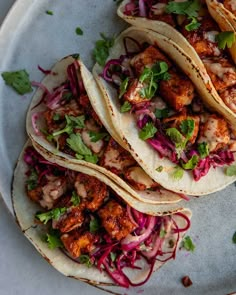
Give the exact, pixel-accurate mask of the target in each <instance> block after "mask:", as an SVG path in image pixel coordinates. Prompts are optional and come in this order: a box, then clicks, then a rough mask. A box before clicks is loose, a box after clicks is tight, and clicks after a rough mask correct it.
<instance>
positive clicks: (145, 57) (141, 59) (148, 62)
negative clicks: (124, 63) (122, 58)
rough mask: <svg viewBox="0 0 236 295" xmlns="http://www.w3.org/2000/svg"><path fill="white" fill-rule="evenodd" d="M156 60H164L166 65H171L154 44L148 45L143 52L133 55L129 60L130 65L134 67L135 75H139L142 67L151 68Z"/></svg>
mask: <svg viewBox="0 0 236 295" xmlns="http://www.w3.org/2000/svg"><path fill="white" fill-rule="evenodd" d="M158 61H165V62H166V63H167V64H168V67H171V62H170V61H169V60H168V59H167V58H166V57H165V55H164V54H163V53H162V52H161V51H159V50H158V49H157V48H156V47H154V46H149V47H148V48H147V49H145V50H144V51H143V52H141V53H139V54H137V55H135V56H134V57H133V58H132V59H131V61H130V64H131V66H132V67H133V68H134V69H135V72H136V75H137V76H140V75H141V74H142V72H143V70H144V68H145V67H146V68H151V67H152V66H153V65H154V64H155V63H157V62H158Z"/></svg>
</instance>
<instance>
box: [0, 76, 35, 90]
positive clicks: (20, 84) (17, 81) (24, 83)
mask: <svg viewBox="0 0 236 295" xmlns="http://www.w3.org/2000/svg"><path fill="white" fill-rule="evenodd" d="M2 78H3V79H4V81H5V83H6V84H7V85H9V86H11V87H12V88H13V89H14V90H15V91H16V92H17V93H19V94H21V95H23V94H25V93H28V92H31V91H33V89H32V87H31V83H30V80H29V74H28V73H27V72H26V70H19V71H16V72H3V73H2Z"/></svg>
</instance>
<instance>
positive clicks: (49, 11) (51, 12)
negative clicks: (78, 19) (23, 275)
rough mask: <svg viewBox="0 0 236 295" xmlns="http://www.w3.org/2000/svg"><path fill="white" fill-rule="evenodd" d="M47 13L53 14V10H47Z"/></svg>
mask: <svg viewBox="0 0 236 295" xmlns="http://www.w3.org/2000/svg"><path fill="white" fill-rule="evenodd" d="M45 13H46V14H48V15H53V11H52V10H46V11H45Z"/></svg>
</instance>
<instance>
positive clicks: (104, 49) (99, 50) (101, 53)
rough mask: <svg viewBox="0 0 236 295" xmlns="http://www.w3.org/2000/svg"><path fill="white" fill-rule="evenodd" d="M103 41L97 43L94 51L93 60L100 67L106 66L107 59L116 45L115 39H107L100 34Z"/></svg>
mask: <svg viewBox="0 0 236 295" xmlns="http://www.w3.org/2000/svg"><path fill="white" fill-rule="evenodd" d="M100 35H101V37H102V39H101V40H98V41H96V43H95V48H94V49H93V58H94V59H95V61H96V62H97V63H98V64H99V65H100V66H104V65H105V62H106V59H107V57H108V55H109V51H110V48H111V47H112V46H113V45H114V42H115V39H114V37H112V38H109V37H106V36H105V35H104V34H103V33H101V34H100Z"/></svg>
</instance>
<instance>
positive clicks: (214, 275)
mask: <svg viewBox="0 0 236 295" xmlns="http://www.w3.org/2000/svg"><path fill="white" fill-rule="evenodd" d="M46 10H51V11H53V15H52V16H50V15H48V14H46V13H45V11H46ZM115 11H116V4H115V2H114V1H112V0H99V1H98V0H96V1H95V0H93V1H92V0H87V1H82V0H67V1H64V0H55V1H54V0H51V1H46V0H40V1H36V0H20V1H17V2H16V4H15V5H14V7H13V9H12V10H11V12H10V13H9V14H8V17H7V18H6V20H5V22H4V24H3V25H2V27H1V31H0V57H1V58H0V72H2V71H14V70H18V69H23V68H25V69H26V70H27V71H28V72H29V73H30V77H31V79H32V80H36V81H40V80H41V79H42V77H43V75H42V73H41V72H39V71H38V69H37V65H40V66H42V67H43V68H46V69H48V68H50V67H51V65H53V64H54V63H55V62H56V60H58V59H60V58H61V57H63V56H65V55H68V54H71V53H77V52H79V53H80V54H81V58H82V59H83V60H84V62H85V64H86V65H87V66H88V67H89V68H91V66H92V64H93V63H92V60H91V50H92V48H93V47H94V42H95V41H96V40H97V39H99V34H100V32H103V33H105V34H107V35H109V36H111V35H112V34H114V33H119V32H120V31H121V30H122V29H123V28H125V27H126V24H124V23H123V22H122V21H120V20H119V19H118V17H116V14H115ZM78 26H79V27H81V28H82V30H83V31H84V35H83V36H78V35H76V33H75V29H76V27H78ZM31 96H32V94H29V95H25V96H23V97H22V96H19V95H17V94H16V93H15V92H14V91H12V90H11V89H10V88H8V87H7V86H6V85H5V84H4V82H3V81H2V79H0V163H1V164H0V167H1V169H0V190H1V193H2V196H3V199H4V201H5V203H6V205H7V207H8V209H9V210H10V212H11V213H12V214H13V210H12V205H11V179H12V173H13V169H14V166H15V163H16V160H17V157H18V155H19V153H20V151H21V148H22V147H23V144H24V142H25V141H26V134H25V114H26V110H27V107H28V105H29V102H30V99H31ZM212 181H214V179H212ZM235 200H236V187H235V185H234V184H233V185H231V186H230V187H228V188H227V189H225V190H223V191H222V192H219V193H217V194H212V195H210V196H206V197H202V198H199V199H198V198H196V199H194V200H192V201H190V202H189V203H188V204H186V206H188V207H190V208H191V209H192V211H193V218H192V228H191V231H190V233H189V234H190V235H191V237H192V238H193V240H194V241H195V244H196V250H195V252H194V253H191V254H189V253H187V252H185V251H183V250H182V251H180V252H179V253H178V255H177V258H176V260H175V261H172V262H170V263H168V264H166V265H165V266H164V267H163V268H162V269H161V270H160V271H158V272H157V273H156V274H153V276H152V278H151V279H150V281H149V282H148V284H146V285H145V286H144V287H142V288H138V289H133V290H124V292H123V293H126V294H139V293H141V292H142V293H144V294H150V295H152V294H153V295H154V294H181V295H182V294H214V295H217V294H219V295H222V294H229V293H232V292H234V291H235V290H236V245H235V244H233V243H232V236H233V233H234V232H235V231H236V222H235V220H236V202H235ZM19 251H20V249H19ZM29 259H30V255H29ZM45 263H46V262H45ZM48 267H49V266H48ZM184 275H189V276H190V277H191V279H192V281H193V285H192V286H191V287H190V288H188V289H185V288H184V287H183V286H182V284H181V282H180V279H181V277H183V276H184ZM78 288H80V291H81V292H82V290H83V284H81V283H80V282H78ZM114 291H115V290H114ZM96 293H97V291H96V289H93V288H91V294H96ZM81 294H82V293H81Z"/></svg>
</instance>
